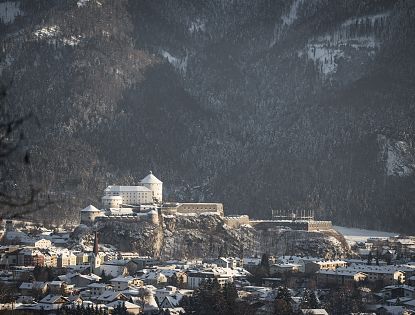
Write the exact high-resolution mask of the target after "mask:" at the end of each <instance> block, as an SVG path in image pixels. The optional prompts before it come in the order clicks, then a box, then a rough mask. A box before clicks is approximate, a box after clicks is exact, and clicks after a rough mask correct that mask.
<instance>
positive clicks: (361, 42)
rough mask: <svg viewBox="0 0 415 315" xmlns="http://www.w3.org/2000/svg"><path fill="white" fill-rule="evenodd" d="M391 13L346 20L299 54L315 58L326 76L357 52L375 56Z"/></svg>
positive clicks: (333, 72) (312, 41) (360, 54)
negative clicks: (342, 60)
mask: <svg viewBox="0 0 415 315" xmlns="http://www.w3.org/2000/svg"><path fill="white" fill-rule="evenodd" d="M389 15H390V13H389V12H385V13H381V14H375V15H367V16H361V17H356V18H352V19H349V20H346V21H345V22H343V23H342V24H341V25H340V26H339V27H338V28H336V29H334V30H333V31H331V32H328V33H326V34H324V35H322V36H318V37H316V38H313V39H311V40H309V42H308V44H307V45H306V47H305V48H304V50H303V51H300V52H299V56H302V55H303V54H305V55H306V56H307V57H308V59H311V60H313V61H314V63H315V64H316V65H317V67H318V69H319V71H320V73H321V75H322V76H323V77H328V76H330V75H333V74H335V73H336V72H337V68H338V63H339V60H340V58H344V59H345V60H348V59H350V60H352V59H353V58H351V57H352V56H354V55H355V54H358V55H359V56H366V57H365V58H372V57H373V56H374V55H375V54H376V52H377V50H378V48H379V47H380V45H381V40H380V39H379V38H378V36H377V34H378V32H379V30H381V29H382V28H383V26H384V25H385V21H386V19H387V18H388V16H389Z"/></svg>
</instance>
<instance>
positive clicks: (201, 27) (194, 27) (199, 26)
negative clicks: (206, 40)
mask: <svg viewBox="0 0 415 315" xmlns="http://www.w3.org/2000/svg"><path fill="white" fill-rule="evenodd" d="M188 30H189V32H190V33H191V34H193V33H197V32H204V31H206V23H205V21H203V20H202V19H199V18H197V19H196V20H195V21H191V22H190V26H189V28H188Z"/></svg>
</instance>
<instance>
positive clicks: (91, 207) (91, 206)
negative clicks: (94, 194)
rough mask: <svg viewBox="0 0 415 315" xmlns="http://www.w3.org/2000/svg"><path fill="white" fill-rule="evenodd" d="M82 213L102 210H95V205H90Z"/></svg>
mask: <svg viewBox="0 0 415 315" xmlns="http://www.w3.org/2000/svg"><path fill="white" fill-rule="evenodd" d="M81 212H100V210H98V209H97V208H95V207H94V206H93V205H89V206H88V207H86V208H84V209H82V210H81Z"/></svg>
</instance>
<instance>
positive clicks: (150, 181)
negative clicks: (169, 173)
mask: <svg viewBox="0 0 415 315" xmlns="http://www.w3.org/2000/svg"><path fill="white" fill-rule="evenodd" d="M141 183H143V184H162V183H163V182H162V181H161V180H159V179H158V178H157V177H156V176H154V175H153V173H152V172H151V171H150V174H148V175H147V176H146V177H144V178H143V179H142V180H141Z"/></svg>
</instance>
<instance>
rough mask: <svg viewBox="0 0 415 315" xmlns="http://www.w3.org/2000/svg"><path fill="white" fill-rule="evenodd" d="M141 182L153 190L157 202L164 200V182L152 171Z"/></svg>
mask: <svg viewBox="0 0 415 315" xmlns="http://www.w3.org/2000/svg"><path fill="white" fill-rule="evenodd" d="M141 184H142V185H143V186H144V187H147V188H148V189H150V190H151V191H152V192H153V198H154V199H155V200H157V202H159V203H162V202H163V182H162V181H161V180H159V179H158V178H157V177H156V176H154V175H153V172H152V171H150V173H149V174H148V175H147V176H146V177H144V178H143V179H142V180H141Z"/></svg>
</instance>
